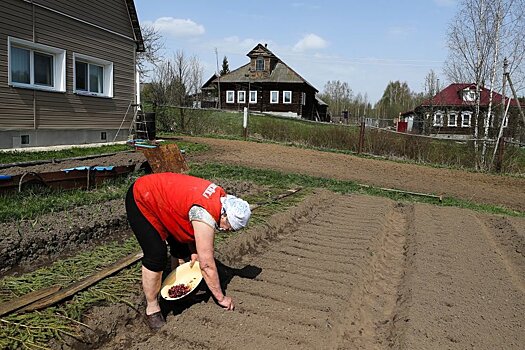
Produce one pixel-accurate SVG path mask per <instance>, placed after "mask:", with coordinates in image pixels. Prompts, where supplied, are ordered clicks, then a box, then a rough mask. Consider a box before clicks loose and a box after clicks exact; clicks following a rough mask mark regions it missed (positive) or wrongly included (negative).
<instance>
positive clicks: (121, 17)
mask: <svg viewBox="0 0 525 350" xmlns="http://www.w3.org/2000/svg"><path fill="white" fill-rule="evenodd" d="M35 2H38V3H41V4H45V5H46V6H49V7H54V8H57V9H59V10H60V11H62V12H66V13H69V14H71V15H73V16H78V17H80V18H82V19H83V20H85V21H88V20H93V21H95V22H97V23H96V24H97V25H99V26H103V27H107V28H108V29H110V30H111V31H114V32H118V33H122V35H116V34H114V33H110V32H108V31H106V30H103V29H100V28H97V27H94V26H91V25H89V24H86V23H83V22H80V21H77V20H75V19H72V18H70V17H67V16H63V15H61V14H58V13H55V12H53V11H49V10H47V9H44V8H41V7H39V6H37V5H35V6H34V15H35V18H34V22H33V9H32V5H31V4H30V3H27V2H25V1H22V0H2V10H1V12H0V130H17V129H33V127H34V123H35V121H36V128H38V129H102V128H110V129H111V128H112V129H117V128H118V127H119V126H120V123H121V121H122V118H123V117H124V114H125V112H126V109H127V108H128V105H129V103H130V102H134V99H135V47H136V45H135V42H134V41H133V34H132V28H131V24H130V22H129V17H128V12H127V8H126V7H125V2H124V1H123V0H122V1H121V0H111V1H102V0H94V1H84V0H82V1H66V0H59V1H54V0H53V1H51V0H36V1H35ZM33 23H34V32H35V42H36V43H40V44H44V45H49V46H53V47H56V48H59V49H64V50H66V92H65V93H64V92H48V91H41V90H31V89H24V88H15V87H11V86H9V85H8V62H7V38H8V37H9V36H11V37H15V38H19V39H24V40H28V41H33ZM126 26H127V27H126ZM123 35H125V36H128V37H124V36H123ZM73 53H79V54H84V55H88V56H91V57H94V58H98V59H103V60H107V61H111V62H113V98H103V97H94V96H83V95H77V94H74V93H73ZM33 110H34V111H35V112H36V118H35V116H34V115H33ZM128 118H129V117H128Z"/></svg>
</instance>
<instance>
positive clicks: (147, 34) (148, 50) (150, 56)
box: [137, 25, 164, 80]
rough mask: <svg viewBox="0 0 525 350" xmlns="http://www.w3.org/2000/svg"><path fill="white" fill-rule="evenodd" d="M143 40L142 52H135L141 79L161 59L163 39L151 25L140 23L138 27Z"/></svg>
mask: <svg viewBox="0 0 525 350" xmlns="http://www.w3.org/2000/svg"><path fill="white" fill-rule="evenodd" d="M140 30H141V32H142V39H143V41H144V52H138V53H137V69H138V71H139V74H140V78H141V80H143V79H144V78H145V77H146V76H147V74H148V73H149V72H150V71H151V70H152V66H153V67H155V66H156V65H157V64H159V63H160V62H161V61H162V55H161V53H162V50H163V49H164V40H163V38H162V35H160V33H159V32H158V31H157V30H156V29H155V27H153V26H149V25H142V26H141V27H140Z"/></svg>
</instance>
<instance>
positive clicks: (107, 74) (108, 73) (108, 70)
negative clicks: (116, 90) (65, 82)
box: [73, 52, 113, 98]
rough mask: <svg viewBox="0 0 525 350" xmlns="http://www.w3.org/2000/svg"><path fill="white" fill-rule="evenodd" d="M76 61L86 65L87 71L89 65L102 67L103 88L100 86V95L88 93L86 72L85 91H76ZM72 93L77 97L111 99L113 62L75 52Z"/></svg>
mask: <svg viewBox="0 0 525 350" xmlns="http://www.w3.org/2000/svg"><path fill="white" fill-rule="evenodd" d="M77 61H80V62H82V63H86V64H88V69H89V65H90V64H93V65H97V66H101V67H102V69H103V73H102V74H103V77H104V78H103V79H104V80H103V86H102V92H101V93H100V92H91V91H89V72H88V81H87V82H86V83H87V84H88V88H87V91H85V90H77V72H76V66H77ZM73 92H74V93H75V94H78V95H88V96H96V97H107V98H113V62H110V61H106V60H103V59H100V58H95V57H91V56H87V55H83V54H80V53H76V52H75V53H73Z"/></svg>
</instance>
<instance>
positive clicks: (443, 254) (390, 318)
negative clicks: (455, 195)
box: [98, 191, 525, 350]
mask: <svg viewBox="0 0 525 350" xmlns="http://www.w3.org/2000/svg"><path fill="white" fill-rule="evenodd" d="M501 220H504V222H501ZM523 225H524V220H523V219H519V220H512V221H510V220H506V219H502V218H501V217H497V216H491V215H481V214H474V213H473V212H471V211H468V210H459V209H454V208H437V207H434V206H430V205H424V204H413V205H412V204H411V205H403V204H400V203H396V202H394V201H391V200H389V199H385V198H378V197H370V196H363V195H352V196H343V195H336V194H333V193H331V192H327V191H319V193H317V194H315V195H314V196H312V197H310V198H307V199H306V200H305V201H304V202H303V203H301V204H300V205H299V206H298V207H296V208H293V209H291V210H289V211H287V212H285V213H281V214H278V215H275V216H274V217H272V219H271V220H270V221H269V222H268V224H267V225H265V226H264V227H258V228H254V229H252V230H248V231H246V232H244V233H243V234H242V235H239V236H237V237H235V238H234V239H232V240H231V241H228V243H227V244H225V245H222V246H220V247H219V255H218V258H219V260H220V261H222V262H223V263H224V264H225V265H227V266H229V267H225V268H224V269H223V279H224V280H225V281H226V283H227V285H226V289H227V294H228V295H230V296H232V297H233V298H234V300H235V301H236V303H237V308H236V311H234V312H225V311H223V310H222V309H220V308H219V307H218V306H217V305H215V304H214V303H213V301H211V300H209V299H206V298H205V299H202V298H200V299H199V296H196V297H195V299H194V300H193V301H192V302H191V303H189V304H187V305H178V306H177V305H173V304H170V305H171V309H172V310H175V312H174V313H173V312H171V311H170V312H169V314H168V316H167V321H168V324H167V325H166V327H164V328H163V329H162V330H161V331H159V332H157V333H155V334H150V333H148V332H147V330H146V329H145V326H144V325H143V324H141V323H140V322H135V323H129V324H128V325H127V326H126V328H125V329H122V328H120V329H117V330H115V329H114V328H113V332H114V333H115V334H116V336H115V337H113V338H112V339H111V341H110V342H108V343H105V344H103V345H102V347H101V348H103V349H146V348H147V349H159V350H160V349H170V350H173V349H247V348H249V349H467V348H475V349H495V348H505V349H520V348H521V347H522V345H523V344H524V343H525V329H524V325H525V313H524V312H523V311H524V310H525V288H524V283H525V279H524V277H523V276H525V264H524V262H525V256H524V255H523V250H521V252H522V253H517V251H519V250H520V249H523V248H525V245H524V242H525V236H524V233H523V232H522V231H520V228H522V227H523ZM502 230H503V231H504V233H506V234H505V235H502V234H501V232H500V231H502ZM507 234H510V235H514V236H515V239H513V242H518V243H513V244H511V245H509V244H506V242H505V240H504V239H503V237H504V236H505V237H506V236H507ZM520 242H521V243H520ZM225 271H226V272H225ZM228 271H229V272H228ZM242 271H244V273H241V272H242ZM225 276H226V277H225ZM109 310H111V308H110V309H109ZM110 314H112V312H103V313H101V315H102V318H103V317H111V316H109V315H110ZM104 315H105V316H104ZM98 322H101V318H99V319H98Z"/></svg>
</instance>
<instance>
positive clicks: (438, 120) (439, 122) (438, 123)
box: [433, 111, 443, 126]
mask: <svg viewBox="0 0 525 350" xmlns="http://www.w3.org/2000/svg"><path fill="white" fill-rule="evenodd" d="M438 116H439V118H438ZM433 126H443V112H441V111H437V112H435V113H434V123H433Z"/></svg>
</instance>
